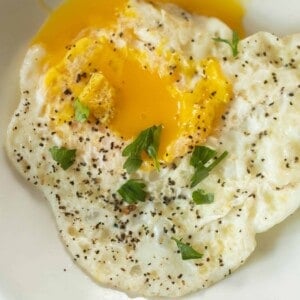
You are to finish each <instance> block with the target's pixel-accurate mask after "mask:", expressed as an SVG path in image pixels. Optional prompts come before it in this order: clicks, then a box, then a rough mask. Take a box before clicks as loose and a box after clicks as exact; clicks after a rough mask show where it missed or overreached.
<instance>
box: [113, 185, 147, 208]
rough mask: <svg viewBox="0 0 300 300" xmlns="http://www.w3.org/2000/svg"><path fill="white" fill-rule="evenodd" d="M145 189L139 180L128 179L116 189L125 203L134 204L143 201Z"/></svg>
mask: <svg viewBox="0 0 300 300" xmlns="http://www.w3.org/2000/svg"><path fill="white" fill-rule="evenodd" d="M145 187H146V185H145V184H144V183H143V182H141V181H140V180H135V179H130V180H128V181H127V182H126V183H124V184H123V185H122V186H121V187H120V188H119V189H118V193H119V194H120V196H121V197H122V198H123V200H124V201H125V202H127V203H129V204H136V203H138V202H139V201H140V202H144V201H145V198H146V195H147V193H146V192H145V191H144V188H145Z"/></svg>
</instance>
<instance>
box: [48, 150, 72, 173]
mask: <svg viewBox="0 0 300 300" xmlns="http://www.w3.org/2000/svg"><path fill="white" fill-rule="evenodd" d="M49 151H50V153H51V155H52V158H53V159H54V160H55V161H56V162H57V163H59V164H60V166H61V167H62V168H63V169H64V170H67V169H69V168H70V167H71V166H72V165H73V163H74V162H75V157H76V150H68V149H67V148H64V147H62V148H59V147H57V146H54V147H52V148H51V149H49Z"/></svg>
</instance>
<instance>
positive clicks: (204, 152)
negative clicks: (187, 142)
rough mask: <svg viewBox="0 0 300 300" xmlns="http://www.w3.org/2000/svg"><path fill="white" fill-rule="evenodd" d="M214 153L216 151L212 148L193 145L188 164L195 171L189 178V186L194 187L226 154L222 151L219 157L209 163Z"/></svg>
mask: <svg viewBox="0 0 300 300" xmlns="http://www.w3.org/2000/svg"><path fill="white" fill-rule="evenodd" d="M216 154H217V152H216V151H215V150H212V149H210V148H208V147H205V146H197V147H195V149H194V151H193V153H192V156H191V160H190V165H192V166H193V167H194V168H195V173H194V175H193V176H192V179H191V188H193V187H195V186H196V185H197V184H199V183H200V182H201V181H202V180H204V179H205V178H206V177H208V175H209V172H210V171H211V170H212V169H213V168H215V167H216V166H217V165H218V164H219V163H220V162H221V161H222V160H223V159H224V158H225V157H226V156H227V155H228V152H227V151H225V152H223V153H222V155H220V157H218V158H216V159H215V160H214V161H213V162H212V163H211V164H209V162H210V161H211V160H212V159H213V158H214V157H215V156H216Z"/></svg>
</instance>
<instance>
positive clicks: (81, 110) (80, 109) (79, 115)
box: [74, 98, 90, 123]
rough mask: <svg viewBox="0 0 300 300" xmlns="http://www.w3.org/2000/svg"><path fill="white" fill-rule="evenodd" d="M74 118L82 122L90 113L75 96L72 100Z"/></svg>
mask: <svg viewBox="0 0 300 300" xmlns="http://www.w3.org/2000/svg"><path fill="white" fill-rule="evenodd" d="M74 109H75V120H76V121H77V122H80V123H84V122H85V121H86V120H87V119H88V118H89V115H90V109H89V108H88V107H87V106H86V105H84V104H83V103H82V102H80V100H79V99H78V98H77V99H76V100H75V102H74Z"/></svg>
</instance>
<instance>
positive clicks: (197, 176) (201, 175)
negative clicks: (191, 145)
mask: <svg viewBox="0 0 300 300" xmlns="http://www.w3.org/2000/svg"><path fill="white" fill-rule="evenodd" d="M208 176H209V171H208V170H207V168H206V167H204V166H203V165H202V166H200V165H198V166H197V167H196V170H195V173H194V175H193V177H192V179H191V188H193V187H195V186H196V185H197V184H198V183H200V182H201V181H202V180H204V179H205V178H206V177H208Z"/></svg>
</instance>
